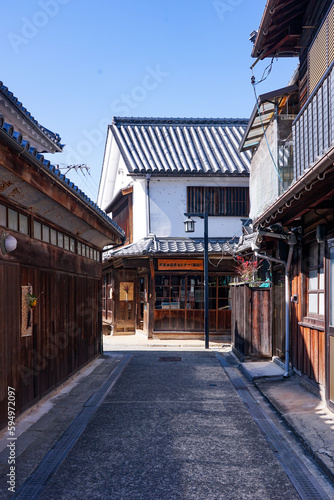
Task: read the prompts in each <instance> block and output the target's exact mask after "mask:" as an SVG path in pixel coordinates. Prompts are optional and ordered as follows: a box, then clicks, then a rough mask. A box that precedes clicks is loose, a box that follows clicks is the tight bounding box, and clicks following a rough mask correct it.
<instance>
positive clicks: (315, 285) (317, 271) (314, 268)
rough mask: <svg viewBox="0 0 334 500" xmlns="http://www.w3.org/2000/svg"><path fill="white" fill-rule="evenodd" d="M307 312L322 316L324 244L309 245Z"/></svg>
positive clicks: (323, 302)
mask: <svg viewBox="0 0 334 500" xmlns="http://www.w3.org/2000/svg"><path fill="white" fill-rule="evenodd" d="M307 283H308V286H307V288H308V289H307V314H308V315H311V316H312V315H317V316H323V315H324V314H325V300H324V297H325V295H324V288H325V280H324V245H321V244H320V245H319V244H317V243H315V244H313V245H310V247H309V253H308V280H307Z"/></svg>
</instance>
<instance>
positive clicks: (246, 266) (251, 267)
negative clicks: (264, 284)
mask: <svg viewBox="0 0 334 500" xmlns="http://www.w3.org/2000/svg"><path fill="white" fill-rule="evenodd" d="M235 260H236V261H237V264H236V266H235V268H234V269H235V272H236V273H237V275H238V276H240V278H241V281H242V282H244V283H250V282H252V281H256V278H255V273H256V272H257V271H258V270H259V268H260V267H261V263H262V260H260V261H256V260H254V261H252V260H246V259H244V257H240V256H237V257H235Z"/></svg>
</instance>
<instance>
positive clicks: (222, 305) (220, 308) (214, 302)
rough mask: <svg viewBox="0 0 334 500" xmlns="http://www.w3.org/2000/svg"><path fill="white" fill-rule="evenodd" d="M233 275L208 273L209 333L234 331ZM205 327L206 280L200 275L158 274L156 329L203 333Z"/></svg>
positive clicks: (155, 311) (156, 282) (156, 284)
mask: <svg viewBox="0 0 334 500" xmlns="http://www.w3.org/2000/svg"><path fill="white" fill-rule="evenodd" d="M232 279H233V277H232V276H230V275H218V274H210V275H209V329H210V333H230V332H231V305H230V299H229V296H230V295H229V291H230V287H229V283H230V282H231V281H232ZM203 329H204V283H203V276H202V275H197V274H187V275H184V274H176V273H175V274H160V273H159V274H157V275H156V277H155V309H154V330H155V331H168V332H171V331H175V332H178V331H182V332H184V331H188V332H200V331H203Z"/></svg>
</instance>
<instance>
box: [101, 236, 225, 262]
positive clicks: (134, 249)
mask: <svg viewBox="0 0 334 500" xmlns="http://www.w3.org/2000/svg"><path fill="white" fill-rule="evenodd" d="M227 241H228V238H219V239H209V245H208V246H209V252H211V253H223V252H224V253H230V250H229V249H230V247H229V245H227V243H226V242H227ZM174 253H175V254H195V253H204V241H203V240H201V239H198V238H154V237H150V238H143V239H141V240H139V241H137V242H136V243H130V244H129V245H126V246H124V247H121V248H118V249H116V250H110V251H109V252H108V253H107V254H106V255H105V260H108V259H112V258H115V257H127V256H129V257H130V256H138V255H153V254H174Z"/></svg>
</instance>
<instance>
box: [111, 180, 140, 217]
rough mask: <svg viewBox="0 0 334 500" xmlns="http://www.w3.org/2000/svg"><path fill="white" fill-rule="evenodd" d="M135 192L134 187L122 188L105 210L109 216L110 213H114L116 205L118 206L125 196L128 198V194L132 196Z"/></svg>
mask: <svg viewBox="0 0 334 500" xmlns="http://www.w3.org/2000/svg"><path fill="white" fill-rule="evenodd" d="M132 192H133V186H132V185H128V186H127V187H125V188H121V189H120V190H119V191H118V192H117V193H116V195H115V196H114V198H113V199H112V201H111V202H110V203H109V205H108V206H107V207H106V208H105V212H106V213H107V214H109V213H110V212H112V211H113V209H114V207H115V205H117V203H119V202H120V201H121V199H122V198H124V196H127V195H128V194H131V193H132Z"/></svg>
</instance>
